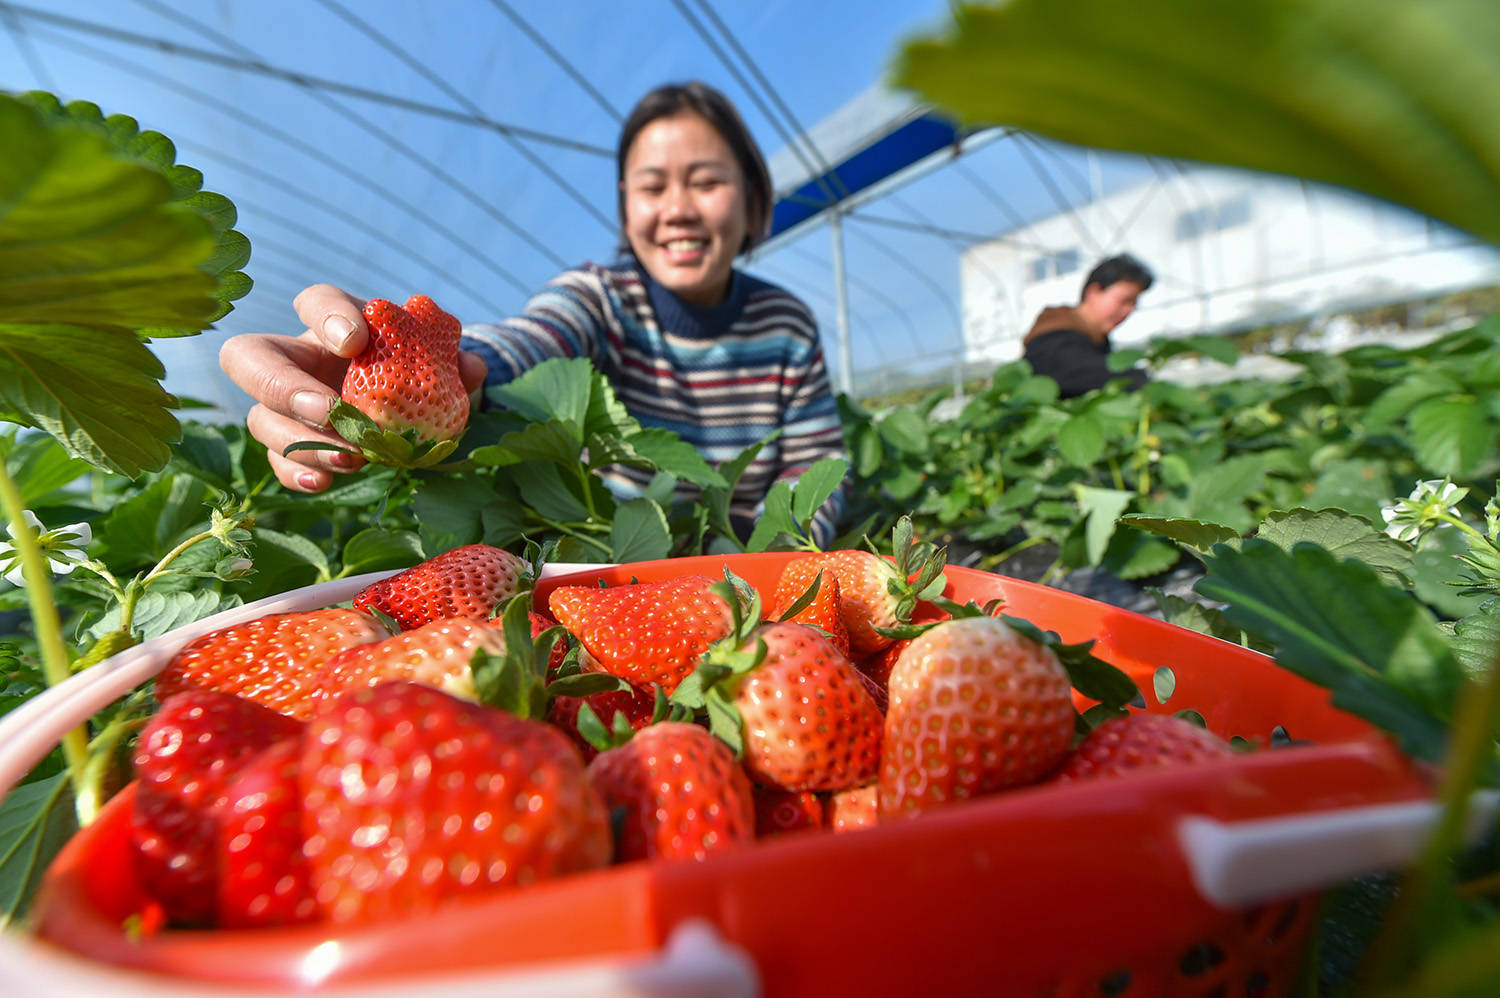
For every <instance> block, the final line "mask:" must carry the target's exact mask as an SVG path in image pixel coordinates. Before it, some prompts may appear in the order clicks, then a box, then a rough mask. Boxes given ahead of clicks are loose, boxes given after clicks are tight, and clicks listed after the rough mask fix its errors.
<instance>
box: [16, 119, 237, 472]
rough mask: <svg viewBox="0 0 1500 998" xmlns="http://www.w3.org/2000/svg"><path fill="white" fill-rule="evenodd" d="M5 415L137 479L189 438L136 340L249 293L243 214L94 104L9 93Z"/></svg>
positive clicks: (161, 146)
mask: <svg viewBox="0 0 1500 998" xmlns="http://www.w3.org/2000/svg"><path fill="white" fill-rule="evenodd" d="M0 149H4V150H5V153H4V155H3V156H0V356H3V357H4V360H5V361H6V363H5V364H3V365H0V370H3V376H0V410H4V411H6V412H7V413H8V416H7V418H9V419H12V420H13V421H17V422H21V423H23V424H24V425H28V426H35V427H38V428H39V429H42V430H44V431H46V432H47V433H49V434H51V435H52V436H54V437H55V438H56V439H57V440H58V441H59V442H60V443H62V445H63V446H64V447H65V448H67V450H68V453H70V454H71V455H73V456H74V457H77V458H80V459H82V460H85V461H88V462H90V463H91V464H94V465H97V466H99V467H102V468H107V469H109V470H112V471H116V472H119V473H121V474H124V475H127V476H130V477H135V476H136V475H139V474H140V473H141V472H142V471H145V470H155V469H157V468H160V467H161V466H162V465H163V464H165V463H166V461H167V459H168V457H169V455H170V451H169V449H168V447H167V444H169V443H170V442H172V441H175V440H176V439H177V438H178V436H179V435H180V434H179V430H178V424H177V420H176V419H175V418H174V417H173V416H172V414H171V412H170V410H171V409H172V408H175V406H176V402H175V400H174V399H173V398H172V396H170V395H168V394H167V393H166V392H165V391H163V390H162V388H161V385H160V381H161V378H162V374H163V371H162V368H161V365H160V364H159V363H158V362H157V360H156V358H155V357H154V356H153V355H152V354H151V352H150V350H149V349H147V348H146V347H145V346H144V345H143V344H142V342H141V340H142V339H143V338H148V337H151V336H167V335H171V336H176V335H185V334H189V333H193V332H196V331H198V330H201V329H203V328H205V327H206V326H207V325H208V324H209V323H211V322H212V321H213V320H214V319H215V318H217V317H219V316H221V315H223V314H224V313H225V312H227V311H228V310H229V304H228V303H229V301H230V300H232V299H234V298H237V297H240V296H242V295H243V294H245V293H246V291H248V290H249V281H248V279H247V278H245V277H244V275H243V274H242V273H240V272H239V268H240V267H242V266H243V265H244V263H245V261H246V260H247V259H248V257H249V243H248V241H247V240H246V239H245V238H244V236H243V235H241V234H240V233H238V232H235V231H234V230H233V229H232V228H230V226H231V225H232V224H233V223H234V220H235V213H234V206H233V205H232V204H230V203H229V201H228V200H227V199H226V198H224V197H223V196H222V195H217V194H212V193H211V192H205V191H202V190H200V188H201V185H202V176H201V174H198V172H197V171H196V170H192V169H191V168H187V167H182V166H179V165H177V164H175V163H174V162H173V160H174V158H175V155H176V153H175V150H174V149H173V147H172V143H171V142H170V141H168V140H167V139H166V137H165V136H162V135H160V134H159V133H156V132H142V131H141V130H140V129H139V127H138V126H137V124H136V122H135V120H134V119H132V118H128V117H125V116H123V115H115V116H112V117H109V118H105V117H104V116H103V115H102V114H101V113H100V111H99V109H98V107H96V106H95V105H93V104H88V103H86V102H76V103H73V104H68V105H66V106H65V105H62V104H60V103H59V102H58V101H57V100H56V98H54V97H52V96H51V95H50V94H40V93H36V94H27V95H25V96H24V97H21V98H16V97H11V96H7V95H3V94H0Z"/></svg>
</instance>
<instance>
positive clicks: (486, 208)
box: [136, 0, 567, 268]
mask: <svg viewBox="0 0 1500 998" xmlns="http://www.w3.org/2000/svg"><path fill="white" fill-rule="evenodd" d="M136 2H137V3H139V4H141V5H142V6H144V7H148V8H150V9H152V10H155V11H156V12H158V13H160V14H162V15H163V16H166V17H170V18H172V19H174V20H176V21H178V23H180V24H185V25H187V26H188V27H190V28H192V29H193V30H194V31H197V32H198V33H200V34H202V35H204V36H205V37H207V38H210V39H211V40H213V41H215V42H217V43H218V44H220V45H223V46H224V47H226V48H228V49H230V50H231V51H237V52H239V53H241V54H243V55H246V56H249V57H251V58H254V56H255V53H254V52H251V51H250V50H249V49H247V48H246V47H245V46H243V45H241V44H240V43H239V42H238V41H236V40H235V39H233V38H231V37H229V36H228V35H225V34H223V33H222V32H219V31H215V30H214V29H213V28H211V27H209V26H208V25H206V24H204V23H203V22H202V21H199V20H197V19H196V18H193V17H190V16H188V15H186V14H183V13H181V12H180V11H174V10H172V9H171V8H170V7H167V6H166V5H165V4H163V3H161V2H160V0H136ZM302 89H304V90H305V91H306V92H307V93H308V94H310V95H311V96H312V97H313V98H314V99H316V100H317V101H319V102H320V103H322V104H324V105H325V106H327V107H331V108H333V109H334V110H335V111H337V112H338V113H339V114H341V115H343V116H344V117H345V118H347V119H348V120H350V121H352V122H354V123H355V124H356V125H359V126H360V127H361V128H362V129H364V130H365V131H366V132H367V133H369V135H370V136H371V137H373V138H374V139H375V140H376V141H378V142H381V143H383V144H384V145H386V146H388V147H390V148H391V149H393V150H395V151H396V152H398V153H400V154H401V155H403V156H405V157H406V158H407V159H410V160H411V161H412V162H414V163H416V164H417V165H419V166H421V167H422V168H423V169H425V170H426V171H427V172H428V173H429V174H431V175H432V176H433V177H435V178H437V179H438V180H440V181H442V182H443V184H445V185H446V186H447V187H448V188H449V189H450V190H452V191H453V192H454V193H456V194H458V195H459V196H460V197H462V198H464V199H465V200H466V201H468V202H469V203H470V204H472V205H474V206H475V207H476V208H478V209H479V210H480V211H482V212H484V213H485V214H486V215H488V216H489V217H490V218H492V219H494V220H495V221H497V222H499V223H500V224H501V225H503V226H504V227H505V228H507V229H509V230H510V231H511V233H512V234H513V235H515V236H516V237H517V238H518V239H520V240H521V241H522V242H524V243H526V245H528V246H530V247H531V248H532V249H534V250H536V251H537V252H538V253H540V254H542V255H543V256H544V257H546V258H547V260H548V261H549V262H551V263H552V265H553V266H555V267H559V268H562V267H566V266H567V262H566V261H565V260H563V258H562V257H561V256H559V255H558V254H556V253H554V252H553V251H552V249H551V248H550V247H548V246H546V245H544V244H543V243H542V242H541V241H540V240H538V239H537V238H536V236H534V235H532V233H531V232H530V231H529V230H528V229H526V228H525V227H524V226H522V225H520V224H518V223H517V222H515V221H514V220H513V219H512V218H511V217H510V216H509V215H507V214H505V213H504V212H502V211H501V210H500V209H498V208H496V207H495V206H494V205H493V204H491V203H490V201H489V200H488V199H486V198H483V197H480V196H479V194H477V193H476V192H475V191H474V190H473V188H471V187H469V186H468V185H467V184H465V183H464V182H463V181H462V180H460V179H458V178H457V177H455V176H453V174H451V173H449V172H448V171H447V170H444V169H443V168H442V167H441V166H439V165H438V164H437V163H435V162H433V161H432V160H431V159H428V158H427V157H426V156H423V155H422V154H421V153H419V152H418V151H417V150H415V149H413V148H412V147H411V146H410V145H408V144H406V143H405V142H402V141H401V140H400V139H397V138H395V137H394V136H393V135H391V134H390V132H389V130H388V129H385V128H382V127H381V126H380V125H379V124H377V123H376V122H374V121H371V120H370V119H368V118H366V117H364V116H363V115H361V114H359V113H358V112H357V111H355V110H354V109H352V108H349V107H346V106H344V105H342V104H340V103H339V102H338V101H336V100H334V99H333V98H332V97H329V96H328V95H326V94H323V93H320V92H319V91H317V90H314V89H308V88H305V87H304V88H302Z"/></svg>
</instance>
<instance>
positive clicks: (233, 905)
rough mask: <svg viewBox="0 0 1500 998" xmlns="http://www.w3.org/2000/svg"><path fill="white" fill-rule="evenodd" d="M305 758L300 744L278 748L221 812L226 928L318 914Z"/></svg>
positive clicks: (222, 922) (250, 769)
mask: <svg viewBox="0 0 1500 998" xmlns="http://www.w3.org/2000/svg"><path fill="white" fill-rule="evenodd" d="M301 759H302V740H301V739H300V738H288V739H286V740H285V741H280V742H277V743H276V744H275V745H272V746H271V747H270V748H268V749H266V750H264V751H263V752H261V753H260V754H259V755H257V756H255V757H254V758H252V759H251V760H250V762H249V763H248V764H247V765H246V766H245V767H244V768H243V769H242V770H240V772H239V773H237V774H235V776H234V777H233V778H231V779H230V781H229V785H228V786H227V787H226V788H225V791H224V795H223V797H222V798H221V799H220V801H219V804H218V806H217V809H216V810H217V817H218V861H219V918H218V926H219V928H221V929H254V928H262V927H265V926H272V925H292V924H294V923H297V922H306V921H308V920H309V919H311V918H312V917H313V916H314V915H315V914H316V913H317V906H316V905H315V904H314V903H313V896H312V886H311V883H310V882H309V880H308V876H307V860H306V858H305V857H303V855H302V800H301V797H300V796H299V793H298V784H297V771H298V766H299V764H300V762H301Z"/></svg>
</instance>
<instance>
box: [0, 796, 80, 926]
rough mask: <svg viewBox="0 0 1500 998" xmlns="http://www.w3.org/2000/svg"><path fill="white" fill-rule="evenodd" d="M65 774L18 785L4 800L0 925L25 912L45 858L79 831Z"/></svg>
mask: <svg viewBox="0 0 1500 998" xmlns="http://www.w3.org/2000/svg"><path fill="white" fill-rule="evenodd" d="M72 803H73V794H72V788H71V786H70V785H69V784H68V777H67V774H66V773H58V774H57V775H55V776H51V777H48V778H47V779H45V780H38V781H37V782H35V783H28V784H26V785H25V786H21V787H17V788H15V789H14V790H12V791H11V792H10V793H9V794H7V795H6V797H5V802H4V804H0V929H7V928H9V927H10V926H11V924H12V923H13V922H17V921H18V920H19V919H20V916H21V915H22V914H23V913H24V912H25V911H26V908H27V905H28V904H29V903H30V901H31V896H32V895H33V894H34V893H36V889H37V887H38V886H39V885H40V884H41V880H42V873H43V872H44V871H45V870H46V867H47V862H48V861H49V860H50V859H51V858H52V857H53V856H55V855H57V851H58V850H59V849H61V848H62V846H63V843H65V842H67V841H68V838H69V837H70V836H72V834H73V833H74V832H75V831H76V830H77V828H78V823H77V819H76V818H75V816H74V813H73V807H72Z"/></svg>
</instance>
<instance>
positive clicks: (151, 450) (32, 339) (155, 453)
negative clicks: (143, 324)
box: [0, 157, 181, 478]
mask: <svg viewBox="0 0 1500 998" xmlns="http://www.w3.org/2000/svg"><path fill="white" fill-rule="evenodd" d="M0 158H3V157H0ZM0 286H3V282H0ZM0 308H3V303H0ZM0 315H3V312H0ZM164 375H165V369H164V368H163V367H162V366H161V362H160V361H158V360H157V359H156V357H155V355H153V354H152V353H151V351H150V350H149V349H147V347H146V345H145V344H143V343H141V342H140V341H139V340H137V339H136V338H135V336H134V335H129V334H122V333H119V332H113V333H112V332H106V331H104V330H99V329H83V328H80V327H76V326H56V325H54V326H27V325H0V409H8V410H11V411H13V412H16V413H20V414H23V416H24V418H25V419H26V421H27V425H30V426H35V427H36V428H38V429H40V430H42V431H44V432H46V433H48V434H50V435H51V436H52V437H54V438H55V439H56V440H57V441H58V442H59V443H61V444H62V445H63V447H64V448H65V449H66V450H67V452H68V453H69V454H70V455H72V456H73V457H76V458H78V459H80V460H83V461H87V462H89V463H90V464H92V465H95V466H97V467H101V468H107V469H109V470H110V471H114V472H117V473H119V474H121V475H125V476H126V477H127V478H135V477H136V476H138V475H140V474H141V473H142V472H143V471H154V470H156V469H158V468H160V467H162V466H163V465H165V464H166V463H167V459H168V458H169V457H170V456H171V453H172V452H171V449H170V448H169V447H168V444H170V443H173V442H174V441H176V440H177V439H178V438H179V437H180V436H181V429H180V428H179V426H178V425H177V419H176V417H175V416H173V415H172V413H171V412H170V410H171V409H174V408H176V405H177V400H176V399H175V398H173V397H172V396H171V395H169V394H167V392H165V391H164V390H163V389H162V387H161V384H160V379H161V378H162V377H163V376H164Z"/></svg>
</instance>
